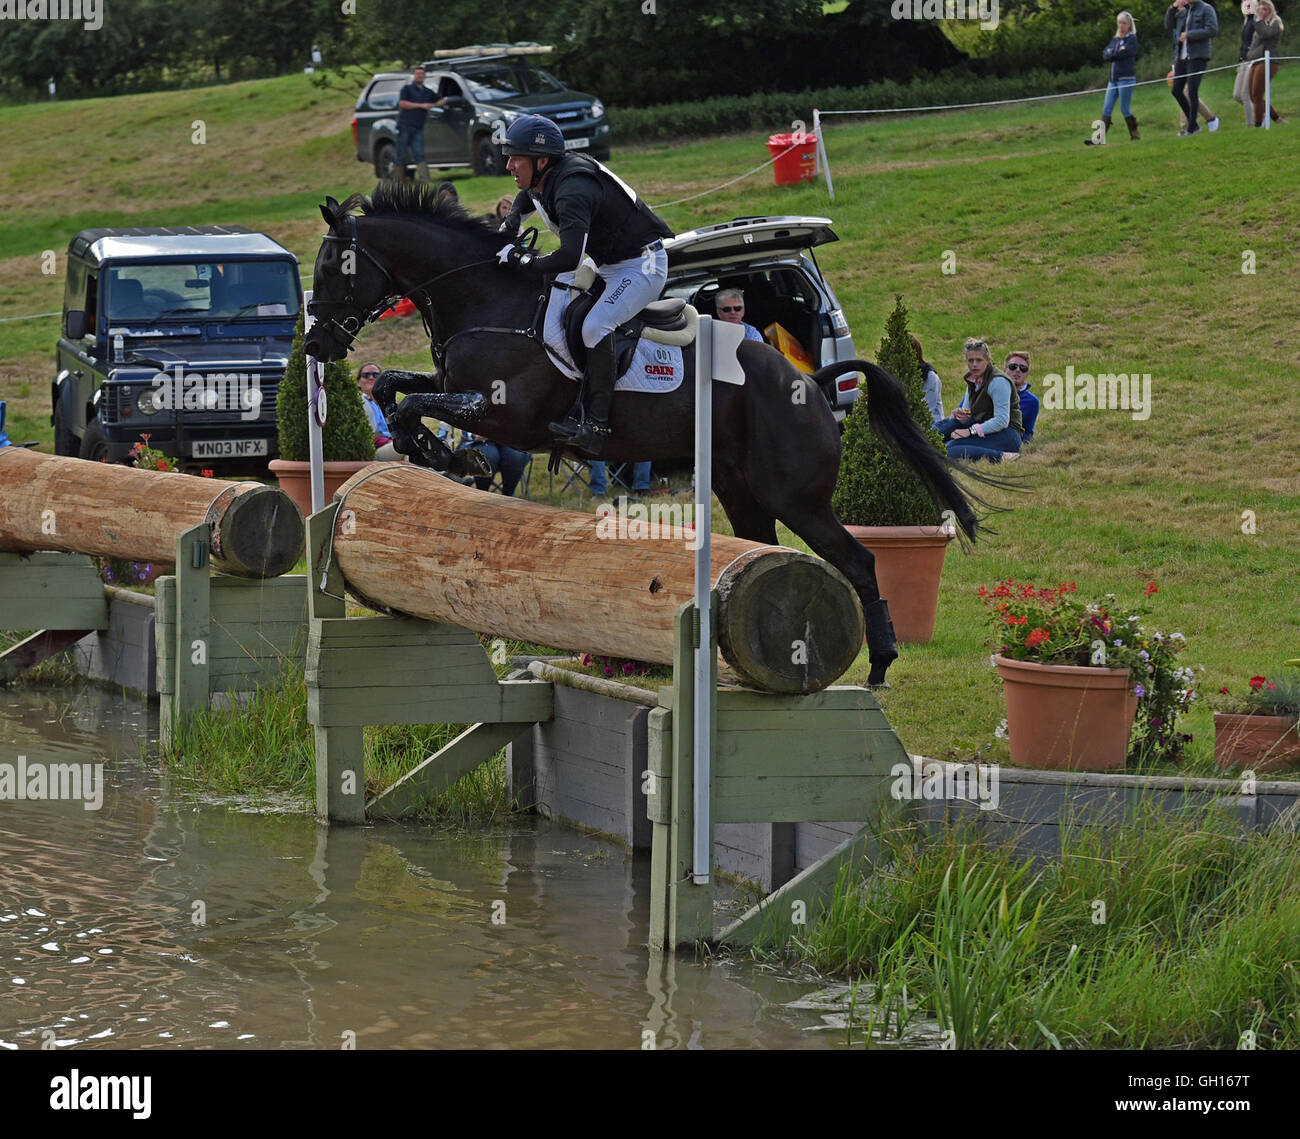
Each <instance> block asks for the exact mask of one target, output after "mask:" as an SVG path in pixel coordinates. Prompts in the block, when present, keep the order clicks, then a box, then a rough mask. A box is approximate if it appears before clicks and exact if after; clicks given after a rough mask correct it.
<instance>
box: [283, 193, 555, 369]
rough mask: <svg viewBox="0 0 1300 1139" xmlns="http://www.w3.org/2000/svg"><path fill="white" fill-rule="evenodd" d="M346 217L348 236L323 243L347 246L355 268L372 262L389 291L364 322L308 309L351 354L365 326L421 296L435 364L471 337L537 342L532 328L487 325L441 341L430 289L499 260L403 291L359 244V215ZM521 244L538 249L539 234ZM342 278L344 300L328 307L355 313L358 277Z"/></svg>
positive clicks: (447, 273) (449, 272)
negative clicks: (455, 343)
mask: <svg viewBox="0 0 1300 1139" xmlns="http://www.w3.org/2000/svg"><path fill="white" fill-rule="evenodd" d="M346 217H347V221H348V233H347V236H343V235H342V234H337V233H334V232H333V231H332V230H331V232H329V233H327V234H326V235H325V237H324V240H325V241H336V242H339V243H340V244H346V245H347V247H348V252H350V253H351V254H352V256H353V265H354V267H355V264H356V257H357V256H358V255H360V256H362V257H364V258H365V259H366V260H367V261H369V262H370V264H372V265H373V266H374V267H375V268H376V269H377V270H379V273H380V275H381V276H382V277H383V279H384V284H385V285H386V286H387V287H388V288H387V291H386V292H384V293H383V294H382V295H381V296H380V299H379V300H378V302H376V303H375V305H373V306H372V307H371V308H370V310H369V311H368V312H367V313H366V315H365V317H364V318H358V317H355V316H346V317H344V318H343V319H342V320H340V319H339V318H337V317H333V316H325V314H324V313H323V312H322V311H321V306H320V304H318V302H317V301H315V300H313V301H312V302H311V303H310V304H309V305H308V306H307V311H308V312H309V313H311V315H312V316H313V317H315V318H316V319H317V321H318V322H320V323H321V324H323V325H324V326H325V327H326V328H330V329H334V330H336V334H337V335H339V336H341V337H342V338H343V340H344V341H345V343H346V345H347V347H348V349H349V350H350V349H351V348H352V344H353V342H354V341H355V340H356V338H357V334H358V333H359V332H360V331H361V329H362V327H363V326H364V325H367V324H369V323H370V322H371V321H373V320H376V319H377V318H378V317H379V315H380V314H381V313H384V312H387V311H388V309H390V308H392V306H393V305H394V304H396V303H397V302H398V301H401V300H404V299H405V298H407V297H410V298H411V299H412V300H413V301H414V300H415V294H416V293H421V292H423V293H424V298H423V299H424V301H425V303H424V304H420V303H419V302H418V301H416V307H417V308H418V309H419V310H420V319H421V320H422V321H423V322H424V330H425V332H427V333H428V335H429V344H430V348H431V349H432V352H433V357H434V360H435V361H437V362H438V363H439V364H441V362H442V359H443V356H444V355H445V353H446V350H447V345H448V344H450V343H451V342H452V341H453V340H455V339H456V338H457V337H460V336H467V335H469V334H471V333H477V332H496V333H506V334H508V335H512V336H526V337H528V338H529V339H530V340H531V339H536V336H535V333H534V330H533V329H532V328H498V327H491V326H487V325H480V326H477V327H474V328H463V329H461V330H460V331H458V332H454V333H452V335H451V336H449V337H448V338H447V339H446V340H440V339H439V338H438V331H437V329H436V328H435V326H434V321H433V316H432V313H433V302H432V298H431V297H430V296H429V294H428V292H427V290H428V288H429V286H430V285H434V284H437V282H439V281H441V280H442V279H443V278H444V277H450V276H452V275H453V274H455V273H460V272H462V271H463V270H465V269H477V268H479V267H480V266H483V265H491V264H493V263H494V262H495V261H496V260H497V259H496V257H485V258H483V259H482V260H480V261H470V262H467V263H466V264H464V265H457V266H455V267H454V268H451V269H446V270H444V271H443V272H441V273H438V274H437V275H436V276H433V277H430V278H429V279H428V280H426V281H421V282H420V283H419V284H418V285H414V286H412V287H411V288H409V289H406V290H403V289H402V287H401V285H400V284H399V283H398V281H397V278H396V277H395V276H394V274H393V272H392V271H391V270H390V269H389V268H388V266H387V265H386V264H385V263H384V262H383V260H382V259H381V258H380V257H379V256H378V254H376V253H372V252H371V251H370V250H369V249H367V248H365V246H363V245H362V244H361V242H360V240H359V239H358V238H357V215H356V214H347V215H346ZM519 244H520V245H521V246H523V247H524V248H526V249H532V248H534V247H535V246H536V245H537V230H535V229H531V228H530V229H528V230H526V231H525V232H524V233H523V234H521V235H520V238H519ZM341 275H342V276H344V277H346V278H347V289H348V291H347V295H346V296H345V297H344V298H343V300H342V301H341V302H327V303H329V304H330V307H347V308H350V309H355V308H358V307H360V306H359V305H358V304H357V302H356V299H355V297H354V296H353V293H352V290H353V286H354V284H355V281H356V276H357V275H356V273H355V272H353V273H344V274H341Z"/></svg>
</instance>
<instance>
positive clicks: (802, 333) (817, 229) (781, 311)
mask: <svg viewBox="0 0 1300 1139" xmlns="http://www.w3.org/2000/svg"><path fill="white" fill-rule="evenodd" d="M838 240H839V238H838V237H837V236H836V235H835V232H834V230H832V229H831V220H830V218H819V217H751V218H736V219H735V220H734V221H728V222H720V223H719V224H717V225H707V226H703V227H702V228H700V229H692V230H690V231H689V232H687V233H682V234H678V236H676V237H674V238H671V239H670V240H668V241H665V242H664V248H665V249H666V250H667V252H668V283H667V285H666V286H665V287H664V296H665V297H681V298H682V299H683V300H686V301H688V302H689V303H690V304H692V305H694V306H695V308H697V309H698V310H699V311H700V312H701V313H703V314H706V315H708V316H713V317H716V316H717V315H718V313H717V310H716V308H715V300H716V298H717V295H718V292H719V291H720V290H722V289H732V288H735V289H740V290H742V291H743V292H744V294H745V320H746V323H748V324H752V325H753V326H754V327H755V328H757V329H758V330H759V332H764V331H766V330H767V329H768V328H769V327H770V326H771V325H773V324H779V325H780V326H781V327H782V328H784V329H785V330H786V332H788V333H789V334H790V335H791V336H792V337H793V338H794V339H795V340H796V341H798V343H799V345H800V346H801V347H802V348H803V350H804V352H805V353H806V354H807V356H808V358H809V359H810V360H811V361H812V366H813V367H815V368H821V367H824V366H825V365H827V364H833V363H835V361H837V360H853V359H856V358H857V355H858V353H857V351H856V349H855V348H854V347H853V337H852V336H851V335H850V333H849V325H848V321H846V320H845V319H844V310H843V309H842V308H841V307H840V302H839V300H838V299H837V298H836V296H835V291H834V290H833V289H832V288H831V287H830V284H829V283H828V282H827V280H826V278H825V277H823V276H822V271H821V266H819V265H818V264H817V258H816V256H815V255H814V254H813V249H814V248H815V247H816V246H818V245H827V244H829V243H830V242H832V241H838ZM860 378H861V374H860V373H858V372H846V373H845V374H844V375H842V376H839V377H837V378H836V380H835V383H834V393H833V394H834V399H833V400H832V407H833V408H834V411H835V418H836V419H837V420H839V421H840V422H843V420H844V416H845V415H846V414H847V413H848V411H849V409H850V408H851V407H852V406H853V404H854V403H855V402H856V400H857V398H858V381H859V380H860Z"/></svg>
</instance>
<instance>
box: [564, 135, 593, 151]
mask: <svg viewBox="0 0 1300 1139" xmlns="http://www.w3.org/2000/svg"><path fill="white" fill-rule="evenodd" d="M590 145H591V139H589V138H566V139H565V140H564V149H565V150H586V149H587V147H589V146H590Z"/></svg>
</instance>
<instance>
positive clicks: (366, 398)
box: [357, 362, 406, 463]
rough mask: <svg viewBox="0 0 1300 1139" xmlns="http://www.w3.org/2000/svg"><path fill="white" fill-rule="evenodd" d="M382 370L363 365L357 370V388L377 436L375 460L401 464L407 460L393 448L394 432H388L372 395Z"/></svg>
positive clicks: (385, 421) (374, 364) (381, 412)
mask: <svg viewBox="0 0 1300 1139" xmlns="http://www.w3.org/2000/svg"><path fill="white" fill-rule="evenodd" d="M379 372H380V368H379V365H378V364H376V363H373V362H371V363H368V364H362V365H361V367H360V368H358V369H357V387H359V388H360V389H361V406H362V407H364V408H365V409H366V415H367V416H369V418H370V430H371V431H373V432H374V434H375V458H376V459H385V460H388V461H390V462H394V463H399V462H401V461H402V460H404V459H405V458H406V456H405V455H403V454H402V453H401V452H400V451H398V450H397V448H396V447H394V446H393V437H392V432H390V431H389V430H388V421H387V420H386V419H384V413H383V411H382V409H381V408H380V406H379V404H377V403H376V402H375V397H374V396H373V395H372V394H371V393H372V392H373V391H374V388H375V381H376V380H377V379H379Z"/></svg>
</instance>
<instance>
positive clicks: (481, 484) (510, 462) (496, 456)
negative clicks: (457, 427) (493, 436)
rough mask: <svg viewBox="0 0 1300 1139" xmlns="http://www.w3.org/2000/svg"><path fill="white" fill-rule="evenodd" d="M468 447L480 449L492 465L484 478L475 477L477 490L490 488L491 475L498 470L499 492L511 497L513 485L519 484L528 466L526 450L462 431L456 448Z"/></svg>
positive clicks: (461, 449) (464, 448)
mask: <svg viewBox="0 0 1300 1139" xmlns="http://www.w3.org/2000/svg"><path fill="white" fill-rule="evenodd" d="M469 448H473V449H475V450H478V451H481V452H482V453H483V456H484V457H485V458H486V459H487V461H488V463H489V464H490V465H491V467H492V474H491V475H488V476H487V477H485V478H475V479H474V485H475V486H476V487H478V489H479V490H491V489H492V477H493V476H494V475H495V474H496V473H497V472H498V471H500V472H501V493H502V494H504V495H505V496H506V497H507V498H511V497H512V496H513V495H514V493H515V487H517V486H518V485H519V480H520V478H521V477H522V476H523V473H524V468H525V467H527V466H528V458H529V456H528V452H527V451H516V450H515V449H514V448H513V447H507V446H506V445H505V444H504V443H493V442H492V440H490V439H484V438H483V437H482V436H479V435H472V434H470V432H468V431H462V432H461V436H460V446H459V447H457V448H456V449H457V450H458V451H464V450H467V449H469Z"/></svg>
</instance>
